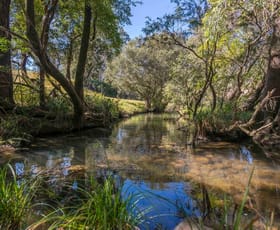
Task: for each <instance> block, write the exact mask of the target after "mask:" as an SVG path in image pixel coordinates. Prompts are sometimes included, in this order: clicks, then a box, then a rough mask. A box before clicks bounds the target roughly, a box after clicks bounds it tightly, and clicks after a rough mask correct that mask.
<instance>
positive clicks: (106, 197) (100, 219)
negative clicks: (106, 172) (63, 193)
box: [33, 179, 137, 230]
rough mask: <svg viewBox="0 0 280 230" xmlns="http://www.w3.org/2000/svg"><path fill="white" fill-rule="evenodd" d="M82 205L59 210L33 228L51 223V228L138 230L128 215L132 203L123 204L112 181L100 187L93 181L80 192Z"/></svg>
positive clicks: (127, 201)
mask: <svg viewBox="0 0 280 230" xmlns="http://www.w3.org/2000/svg"><path fill="white" fill-rule="evenodd" d="M79 197H80V198H79V202H78V203H77V204H74V205H73V204H72V205H71V206H69V207H64V208H56V209H55V211H54V212H52V213H50V214H48V215H46V216H45V217H44V218H43V219H41V220H40V221H39V222H37V223H35V224H34V225H33V227H38V226H40V225H43V224H46V223H47V224H48V225H49V227H48V229H57V228H66V229H73V230H82V229H104V230H107V229H108V230H109V229H112V230H113V229H134V226H135V225H136V224H137V223H136V222H135V219H134V218H133V217H132V216H131V215H130V214H129V213H128V211H127V210H128V208H129V200H126V201H123V200H122V199H121V195H120V192H119V191H116V190H115V188H114V181H113V180H112V179H107V180H105V182H104V184H97V183H96V181H95V180H94V179H90V181H89V186H87V187H86V188H85V189H79Z"/></svg>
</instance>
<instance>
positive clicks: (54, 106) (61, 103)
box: [46, 96, 72, 119]
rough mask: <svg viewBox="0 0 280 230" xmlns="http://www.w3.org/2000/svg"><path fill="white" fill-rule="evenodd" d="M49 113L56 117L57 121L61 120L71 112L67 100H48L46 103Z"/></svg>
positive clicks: (55, 98)
mask: <svg viewBox="0 0 280 230" xmlns="http://www.w3.org/2000/svg"><path fill="white" fill-rule="evenodd" d="M46 107H47V108H48V110H49V112H50V113H51V114H53V115H55V116H56V118H57V119H63V118H65V117H66V116H67V115H69V113H70V112H71V111H72V107H71V102H70V100H69V98H66V97H64V96H56V97H52V98H49V100H48V101H47V103H46Z"/></svg>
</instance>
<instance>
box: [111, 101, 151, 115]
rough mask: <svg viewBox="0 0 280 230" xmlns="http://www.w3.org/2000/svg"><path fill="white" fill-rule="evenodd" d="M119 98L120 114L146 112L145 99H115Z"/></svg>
mask: <svg viewBox="0 0 280 230" xmlns="http://www.w3.org/2000/svg"><path fill="white" fill-rule="evenodd" d="M115 100H117V103H118V107H119V110H120V114H121V115H122V116H131V115H134V114H138V113H145V112H146V111H147V110H146V106H145V103H144V102H143V101H137V100H128V99H115Z"/></svg>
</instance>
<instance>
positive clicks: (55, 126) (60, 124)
mask: <svg viewBox="0 0 280 230" xmlns="http://www.w3.org/2000/svg"><path fill="white" fill-rule="evenodd" d="M145 112H146V108H145V103H144V102H142V101H137V100H127V99H116V98H109V97H105V96H103V95H101V94H98V93H94V92H90V93H87V95H86V112H85V114H84V120H83V124H82V126H81V128H80V130H82V129H89V128H105V129H110V127H111V125H112V124H113V123H114V122H116V121H118V120H119V119H121V118H124V117H130V116H132V115H135V114H140V113H145ZM72 114H73V112H72V108H71V106H70V105H69V104H68V103H67V100H66V99H65V98H57V99H56V100H55V101H53V103H52V104H51V105H48V106H47V107H46V108H40V107H38V106H25V107H24V106H21V107H15V108H14V110H12V111H7V112H6V111H5V112H1V114H0V141H1V143H0V144H2V145H5V144H8V145H10V146H13V147H16V148H17V147H26V146H28V145H29V144H30V143H31V142H32V140H33V137H39V136H48V135H55V134H62V133H70V132H73V131H76V129H75V128H74V126H73V122H72V119H73V118H72Z"/></svg>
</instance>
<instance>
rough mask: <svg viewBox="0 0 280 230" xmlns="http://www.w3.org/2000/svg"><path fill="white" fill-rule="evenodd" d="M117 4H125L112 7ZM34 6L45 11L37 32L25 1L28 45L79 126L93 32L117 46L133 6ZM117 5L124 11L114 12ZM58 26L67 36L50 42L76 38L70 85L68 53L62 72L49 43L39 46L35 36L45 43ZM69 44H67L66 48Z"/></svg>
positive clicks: (91, 2)
mask: <svg viewBox="0 0 280 230" xmlns="http://www.w3.org/2000/svg"><path fill="white" fill-rule="evenodd" d="M121 2H123V3H126V4H123V5H122V4H118V5H117V4H116V3H121ZM72 3H73V4H72ZM81 3H82V7H81ZM36 4H39V5H40V4H41V5H42V4H43V5H44V9H45V11H44V13H43V15H41V21H42V23H41V25H42V26H41V29H38V27H37V26H36V24H37V20H36V17H35V4H34V1H32V0H26V2H25V15H26V18H25V22H26V31H27V38H28V42H29V44H30V46H31V48H32V52H33V53H34V54H35V56H36V57H37V58H38V60H39V62H40V64H41V66H42V67H43V68H44V70H45V71H46V73H47V74H48V75H50V76H52V77H53V78H54V79H55V80H56V81H57V82H58V83H59V84H60V85H61V86H62V87H63V89H64V90H65V91H66V92H67V94H68V95H69V97H70V98H71V101H72V103H73V107H74V121H75V123H76V126H77V127H79V126H81V122H82V116H83V111H84V98H83V97H84V96H83V81H84V75H85V66H86V62H87V56H88V55H87V54H88V49H89V45H90V42H91V39H92V40H94V39H95V37H96V34H97V33H103V34H104V38H106V39H107V42H109V43H112V44H114V45H121V39H120V33H119V27H120V22H123V20H129V19H128V18H127V17H126V16H124V15H127V16H129V15H130V5H131V4H134V1H131V0H123V1H117V0H106V1H103V0H85V1H82V2H77V1H76V2H74V1H67V2H60V1H58V0H52V1H48V2H36ZM121 6H125V8H117V9H118V11H116V8H115V7H121ZM67 12H69V14H67ZM72 12H75V13H72ZM81 12H82V15H83V16H82V17H81ZM124 12H127V14H124ZM60 13H61V14H60ZM62 16H63V17H62ZM65 16H67V18H68V20H64V18H65ZM72 16H74V17H72ZM121 20H122V21H121ZM60 26H64V28H63V31H65V33H66V34H67V33H70V34H71V35H70V36H64V35H63V34H59V35H60V37H56V36H55V38H54V39H55V40H56V41H58V40H63V38H69V37H70V38H72V40H70V43H71V42H72V41H73V40H75V39H77V40H76V42H77V44H78V47H79V50H78V52H77V53H78V55H77V61H76V70H75V79H74V84H73V83H72V81H71V79H70V77H69V68H70V67H69V66H71V60H72V59H71V58H72V57H71V56H72V54H71V52H70V54H69V53H68V55H69V56H68V59H67V60H68V61H67V65H68V67H67V68H66V69H67V72H66V73H65V72H63V71H62V69H61V68H59V67H58V66H56V63H55V58H53V57H52V56H51V53H50V52H49V42H46V43H43V42H42V41H41V40H40V36H39V34H41V35H42V36H41V37H43V41H46V40H47V41H48V40H49V39H48V38H50V36H51V35H58V34H56V33H55V31H56V29H57V28H60ZM53 44H55V43H53ZM55 45H56V44H55ZM72 45H73V44H70V47H71V46H72ZM72 47H73V46H72ZM72 51H73V50H72Z"/></svg>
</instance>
